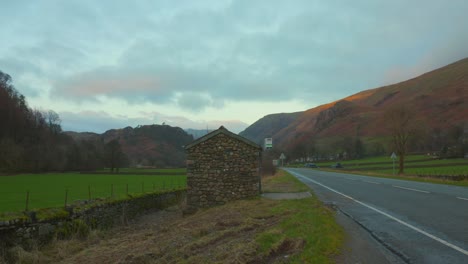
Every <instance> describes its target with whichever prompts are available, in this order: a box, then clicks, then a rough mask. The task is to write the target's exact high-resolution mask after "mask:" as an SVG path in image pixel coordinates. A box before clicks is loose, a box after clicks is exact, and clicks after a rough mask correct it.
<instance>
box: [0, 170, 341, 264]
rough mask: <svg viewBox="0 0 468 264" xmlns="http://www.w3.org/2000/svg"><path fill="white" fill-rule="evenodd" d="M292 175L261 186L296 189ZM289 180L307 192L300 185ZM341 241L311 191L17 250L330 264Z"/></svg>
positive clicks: (62, 257) (57, 256)
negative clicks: (300, 196)
mask: <svg viewBox="0 0 468 264" xmlns="http://www.w3.org/2000/svg"><path fill="white" fill-rule="evenodd" d="M293 179H294V178H292V177H291V175H289V174H287V173H284V172H280V173H278V174H277V175H275V176H273V177H272V178H265V181H264V187H265V188H269V189H271V190H276V191H277V190H279V191H285V189H288V190H291V188H290V185H289V182H290V181H294V180H293ZM278 182H280V183H281V186H279V185H277V183H278ZM291 185H293V186H296V187H297V188H294V190H296V191H298V190H304V186H302V187H301V186H299V185H298V184H297V183H296V182H294V183H293V184H291ZM285 186H286V187H285ZM342 241H343V231H342V229H341V227H340V226H338V225H337V224H336V223H335V220H334V212H333V211H332V210H330V209H329V208H327V207H324V206H323V205H322V204H321V202H320V201H319V200H318V199H317V198H316V197H314V196H313V197H309V198H306V199H301V200H288V201H277V200H268V199H265V198H254V199H250V200H241V201H235V202H231V203H228V204H226V205H223V206H218V207H214V208H209V209H203V210H199V211H198V212H197V213H195V214H193V215H188V216H185V217H183V216H182V214H181V211H180V208H172V209H170V210H165V211H161V212H157V213H154V214H149V215H146V216H144V217H142V218H141V219H139V220H138V221H137V222H135V223H133V224H130V225H128V226H120V227H116V228H114V229H112V230H110V231H106V232H104V231H93V232H91V235H90V236H89V237H88V238H86V239H78V238H77V239H71V240H65V241H56V242H55V243H52V244H50V245H47V246H45V247H42V248H38V249H36V250H32V251H28V252H25V251H24V250H21V249H15V250H16V252H18V255H20V257H22V258H24V262H27V260H28V259H29V260H30V259H34V262H35V263H51V262H64V263H101V262H102V261H104V260H105V262H106V263H120V262H125V263H319V264H320V263H333V257H334V256H335V255H336V254H338V253H339V249H340V248H341V244H342ZM0 262H1V261H0Z"/></svg>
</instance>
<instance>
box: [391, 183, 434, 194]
mask: <svg viewBox="0 0 468 264" xmlns="http://www.w3.org/2000/svg"><path fill="white" fill-rule="evenodd" d="M392 186H393V187H395V188H400V189H405V190H409V191H414V192H422V193H429V192H428V191H421V190H418V189H412V188H406V187H401V186H397V185H392Z"/></svg>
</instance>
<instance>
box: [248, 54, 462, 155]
mask: <svg viewBox="0 0 468 264" xmlns="http://www.w3.org/2000/svg"><path fill="white" fill-rule="evenodd" d="M398 105H405V106H407V107H408V108H410V109H411V110H412V111H414V112H415V113H416V116H415V120H417V122H420V123H421V124H424V126H427V129H438V128H441V129H443V128H447V127H451V126H455V125H461V126H463V125H464V124H465V123H466V122H468V120H467V119H468V58H465V59H462V60H459V61H457V62H454V63H451V64H449V65H447V66H444V67H442V68H439V69H435V70H432V71H430V72H427V73H424V74H421V75H419V76H417V77H414V78H411V79H408V80H406V81H402V82H398V83H396V84H392V85H386V86H382V87H378V88H372V89H367V90H363V91H360V92H358V93H355V94H352V95H350V96H347V97H344V98H342V99H340V100H336V101H333V102H331V103H327V104H323V105H320V106H317V107H314V108H310V109H307V110H305V111H303V112H296V116H295V117H294V118H291V120H290V122H287V123H284V124H283V126H276V127H274V129H272V130H270V131H268V133H266V132H265V128H262V126H263V120H262V119H263V118H262V119H259V120H258V121H256V122H255V123H253V124H252V125H251V126H249V127H248V128H247V129H246V130H244V131H243V132H241V135H244V136H246V137H247V138H249V139H251V140H253V139H258V138H263V137H273V141H274V142H276V144H277V145H279V146H280V147H282V148H288V146H294V145H297V144H300V142H303V141H306V140H307V138H314V139H324V138H332V137H384V136H388V133H387V131H386V130H385V120H383V114H384V112H385V111H387V110H388V109H390V108H392V107H396V106H398ZM275 115H276V114H272V115H268V116H270V117H272V118H273V119H274V117H275ZM283 115H290V114H288V113H284V114H283ZM270 122H271V123H275V122H277V123H281V122H279V121H277V120H270ZM247 131H248V132H249V133H247ZM252 131H254V132H256V133H252Z"/></svg>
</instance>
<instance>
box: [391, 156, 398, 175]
mask: <svg viewBox="0 0 468 264" xmlns="http://www.w3.org/2000/svg"><path fill="white" fill-rule="evenodd" d="M390 158H391V159H392V160H393V175H395V160H396V158H397V156H396V154H395V152H393V153H392V155H391V156H390Z"/></svg>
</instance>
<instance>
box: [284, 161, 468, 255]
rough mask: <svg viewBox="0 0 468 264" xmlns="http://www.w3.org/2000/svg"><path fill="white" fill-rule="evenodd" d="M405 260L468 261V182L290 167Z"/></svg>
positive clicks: (315, 189) (295, 174)
mask: <svg viewBox="0 0 468 264" xmlns="http://www.w3.org/2000/svg"><path fill="white" fill-rule="evenodd" d="M286 170H287V171H289V172H290V173H291V174H293V175H294V176H296V177H297V178H299V179H300V180H301V181H302V182H304V183H305V184H307V185H308V186H310V187H311V188H312V189H313V190H314V192H315V194H316V195H317V196H318V197H319V199H321V200H322V201H324V202H325V203H328V204H330V203H331V204H333V205H335V206H336V207H337V208H338V209H339V210H340V211H342V212H343V213H344V214H346V215H348V216H349V217H351V218H352V219H353V220H355V221H356V222H357V223H358V224H359V225H361V226H362V227H363V228H364V229H365V230H367V231H368V232H369V233H370V234H371V235H372V236H373V237H374V238H375V239H376V240H377V241H378V242H379V243H381V244H382V245H383V246H384V247H385V248H386V249H388V250H389V251H390V252H392V254H394V255H395V256H397V257H398V258H399V260H401V262H403V263H468V188H467V187H458V186H449V185H440V184H430V183H421V182H412V181H403V180H394V179H385V178H376V177H368V176H358V175H353V174H345V173H333V172H324V171H319V170H315V169H292V168H288V169H286Z"/></svg>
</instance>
